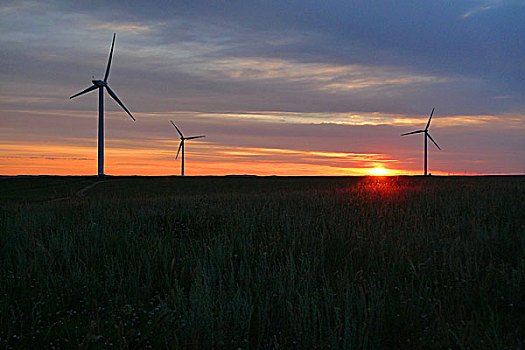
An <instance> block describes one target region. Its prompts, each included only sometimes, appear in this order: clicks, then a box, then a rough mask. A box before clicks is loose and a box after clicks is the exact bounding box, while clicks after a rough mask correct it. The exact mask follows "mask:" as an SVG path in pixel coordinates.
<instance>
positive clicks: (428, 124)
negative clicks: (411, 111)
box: [425, 108, 435, 130]
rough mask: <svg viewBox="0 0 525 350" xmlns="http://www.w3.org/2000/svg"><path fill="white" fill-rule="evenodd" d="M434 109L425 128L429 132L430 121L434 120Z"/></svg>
mask: <svg viewBox="0 0 525 350" xmlns="http://www.w3.org/2000/svg"><path fill="white" fill-rule="evenodd" d="M434 109H435V108H432V112H430V118H428V123H427V126H426V127H425V130H428V127H429V126H430V121H431V120H432V115H433V114H434Z"/></svg>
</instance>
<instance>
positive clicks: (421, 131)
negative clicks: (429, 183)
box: [401, 108, 441, 176]
mask: <svg viewBox="0 0 525 350" xmlns="http://www.w3.org/2000/svg"><path fill="white" fill-rule="evenodd" d="M433 114H434V108H432V112H430V117H429V118H428V123H427V126H426V127H425V130H416V131H411V132H407V133H404V134H401V136H405V135H411V134H419V133H425V176H427V164H428V161H427V158H428V156H427V138H429V139H430V141H432V142H433V143H434V145H436V147H437V148H438V149H439V150H441V148H440V147H439V145H438V144H437V143H436V141H434V139H433V138H432V136H430V133H429V132H428V128H429V126H430V121H431V120H432V115H433Z"/></svg>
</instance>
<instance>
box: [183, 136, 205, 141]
mask: <svg viewBox="0 0 525 350" xmlns="http://www.w3.org/2000/svg"><path fill="white" fill-rule="evenodd" d="M201 137H206V136H204V135H200V136H190V137H185V138H184V139H185V140H192V139H198V138H201Z"/></svg>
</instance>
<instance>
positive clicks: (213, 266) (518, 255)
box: [0, 177, 525, 349]
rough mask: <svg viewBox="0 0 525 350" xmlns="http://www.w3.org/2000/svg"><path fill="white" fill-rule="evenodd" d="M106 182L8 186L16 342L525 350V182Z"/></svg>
mask: <svg viewBox="0 0 525 350" xmlns="http://www.w3.org/2000/svg"><path fill="white" fill-rule="evenodd" d="M96 181H98V179H96V178H87V177H86V178H82V177H80V178H78V177H77V178H74V177H72V178H36V179H2V180H0V256H1V264H0V280H1V281H2V283H1V286H0V294H1V296H2V297H1V298H0V341H1V342H2V346H3V347H5V348H35V347H45V348H63V347H73V348H78V347H80V348H101V347H110V346H114V347H118V348H123V347H130V348H236V349H237V348H243V349H248V348H250V349H256V348H275V349H277V348H340V349H377V348H379V349H381V348H403V349H411V348H412V349H420V348H436V349H443V348H453V349H520V348H523V347H524V345H525V344H524V342H525V205H524V200H525V178H524V177H485V178H468V177H466V178H461V177H458V178H454V177H450V178H436V177H432V178H421V177H377V178H376V177H365V178H355V177H326V178H322V177H321V178H315V177H313V178H301V177H298V178H280V177H268V178H220V177H202V178H177V177H171V178H169V177H168V178H138V177H137V178H107V179H105V181H104V182H103V183H100V184H98V185H97V186H95V187H93V188H91V189H90V190H88V191H86V193H85V194H84V196H78V195H76V193H77V191H78V190H80V189H81V188H83V187H85V186H87V185H89V184H90V183H93V182H96ZM56 199H59V200H56Z"/></svg>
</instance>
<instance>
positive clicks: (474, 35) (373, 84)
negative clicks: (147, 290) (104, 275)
mask: <svg viewBox="0 0 525 350" xmlns="http://www.w3.org/2000/svg"><path fill="white" fill-rule="evenodd" d="M145 4H146V5H145ZM0 33H1V35H0V48H1V49H0V143H1V146H0V175H20V174H28V175H37V174H49V175H93V174H96V173H97V118H98V116H97V108H98V101H97V99H98V97H97V92H96V91H95V92H91V93H89V94H86V95H83V96H79V97H77V98H75V99H73V100H70V99H69V96H71V95H73V94H75V93H77V92H79V91H81V90H83V89H85V88H86V87H88V86H89V85H90V84H91V79H92V76H94V77H95V79H102V78H103V76H104V72H105V68H106V64H107V59H108V55H109V49H110V46H111V39H112V36H113V33H117V36H116V42H115V53H114V56H113V63H112V67H111V73H110V77H109V83H110V85H111V87H112V89H113V90H114V91H115V92H116V93H117V94H118V96H119V98H120V99H121V100H122V101H123V102H124V104H125V105H126V106H127V107H128V108H129V109H130V111H131V112H132V113H133V115H134V116H135V117H136V119H137V121H136V122H133V121H132V120H131V119H130V118H129V117H128V116H127V115H126V113H125V112H124V111H122V110H121V109H120V107H118V105H117V104H116V103H115V102H114V101H113V100H111V99H110V98H109V97H108V95H107V94H106V100H105V104H106V109H105V110H106V129H105V133H106V143H105V144H106V153H105V154H106V161H105V173H106V174H110V175H134V174H135V175H170V174H179V173H180V161H176V160H175V155H176V152H177V147H178V142H179V140H178V135H177V133H176V131H175V130H174V129H173V127H172V126H171V125H170V123H169V120H170V119H171V120H173V121H174V122H175V123H176V124H177V125H178V126H179V128H180V129H181V130H182V131H183V133H184V134H185V135H188V136H191V135H202V134H204V135H206V138H203V139H198V140H192V141H188V142H187V143H186V175H225V174H257V175H366V174H374V170H371V169H374V168H378V167H381V168H385V169H387V170H388V174H409V175H411V174H420V173H421V172H422V167H423V158H422V157H423V135H422V134H418V135H409V136H405V137H400V134H402V133H404V132H408V131H413V130H418V129H423V128H424V127H425V124H426V122H427V119H428V114H429V113H430V111H431V109H432V108H433V107H435V108H436V111H435V114H434V118H433V120H432V124H431V127H430V132H431V134H432V136H433V137H434V139H435V140H436V141H437V142H438V144H439V145H440V146H441V148H442V150H441V151H439V150H437V149H436V148H435V147H434V146H433V145H432V144H429V171H430V172H431V173H433V174H441V175H447V174H459V175H462V174H524V173H525V36H524V33H525V1H522V0H514V1H512V0H509V1H503V0H479V1H478V0H458V1H442V0H440V1H433V0H430V1H415V0H412V1H406V0H398V1H374V0H367V1H330V0H325V1H314V0H301V1H283V0H278V1H273V0H267V1H251V0H240V1H199V0H192V1H174V2H173V3H172V2H168V1H157V2H143V1H126V2H117V1H113V2H109V1H82V2H80V1H79V2H74V1H49V2H47V1H46V2H40V1H12V2H11V1H2V2H0ZM376 173H377V171H376Z"/></svg>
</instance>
